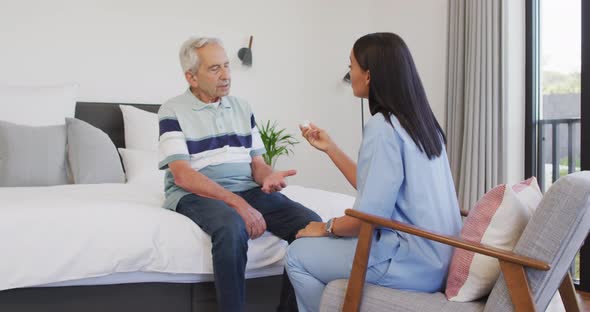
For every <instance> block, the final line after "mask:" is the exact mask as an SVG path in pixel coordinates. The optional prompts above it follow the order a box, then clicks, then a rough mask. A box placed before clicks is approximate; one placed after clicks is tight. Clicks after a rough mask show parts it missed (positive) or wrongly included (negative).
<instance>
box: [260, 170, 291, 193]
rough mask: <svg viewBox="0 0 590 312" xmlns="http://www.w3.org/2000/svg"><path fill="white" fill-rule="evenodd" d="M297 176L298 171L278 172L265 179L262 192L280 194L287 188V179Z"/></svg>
mask: <svg viewBox="0 0 590 312" xmlns="http://www.w3.org/2000/svg"><path fill="white" fill-rule="evenodd" d="M296 174H297V170H287V171H276V172H273V173H271V174H269V175H268V176H266V178H264V181H262V191H263V192H265V193H267V194H270V193H273V192H279V191H280V190H282V189H283V188H285V187H286V186H287V182H285V178H286V177H289V176H294V175H296Z"/></svg>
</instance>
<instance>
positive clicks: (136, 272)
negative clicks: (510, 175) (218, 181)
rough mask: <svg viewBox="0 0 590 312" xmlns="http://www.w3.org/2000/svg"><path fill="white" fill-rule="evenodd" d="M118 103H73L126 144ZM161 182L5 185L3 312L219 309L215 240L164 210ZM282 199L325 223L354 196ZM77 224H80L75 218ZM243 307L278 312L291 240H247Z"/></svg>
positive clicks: (0, 200) (0, 211) (318, 193)
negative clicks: (213, 255)
mask: <svg viewBox="0 0 590 312" xmlns="http://www.w3.org/2000/svg"><path fill="white" fill-rule="evenodd" d="M120 105H126V106H132V107H136V108H140V109H142V110H145V111H148V112H155V111H157V109H158V106H157V105H147V104H118V103H88V102H79V103H77V104H76V112H75V116H76V118H78V119H80V120H84V121H86V122H88V123H90V124H91V125H93V126H95V127H97V128H99V129H101V130H102V131H104V132H105V133H107V134H108V136H109V137H110V139H111V140H112V142H113V143H114V144H115V146H116V147H120V148H123V147H125V137H124V125H123V118H122V114H121V110H120ZM161 189H162V188H161V185H157V186H155V185H146V184H141V183H137V184H131V183H125V184H122V183H118V184H115V183H105V184H67V185H56V186H47V187H35V188H33V187H13V188H8V187H4V188H2V187H0V247H2V248H1V249H2V258H3V259H2V260H1V261H0V311H15V312H25V311H64V312H68V311H114V312H116V311H143V312H149V311H181V312H182V311H187V312H188V311H214V310H216V302H215V288H214V285H213V283H212V282H211V281H212V280H213V270H212V263H211V252H210V248H211V243H210V240H209V237H208V236H207V235H206V234H205V233H204V232H203V231H202V230H200V229H199V228H198V227H197V226H196V225H194V224H193V223H192V221H190V220H189V219H187V218H185V217H184V216H181V215H179V214H177V213H174V212H171V211H168V210H165V209H162V208H160V207H161V203H162V201H163V196H164V195H163V192H162V191H161ZM283 193H285V195H287V196H289V197H290V198H292V199H293V200H296V201H299V202H301V203H302V204H304V205H306V206H307V207H309V208H311V209H313V210H315V211H316V212H317V213H318V214H319V215H320V216H322V218H324V219H327V218H330V217H333V216H336V215H341V214H342V213H343V210H344V209H345V208H347V207H351V206H352V204H353V200H354V198H352V197H351V196H347V195H343V194H338V193H333V192H326V191H322V190H318V189H311V188H306V187H302V186H295V185H292V186H289V187H287V188H286V189H285V190H284V191H283ZM72 221H75V222H72ZM249 244H250V245H249V251H248V259H249V260H248V265H247V273H246V276H247V281H246V287H247V290H246V292H247V294H246V310H248V311H274V309H275V308H276V306H277V304H278V299H279V292H280V283H281V277H282V272H283V262H282V261H283V257H284V254H285V250H286V245H287V244H286V242H284V241H282V240H280V239H278V238H277V237H275V236H273V235H272V234H270V233H265V235H263V237H261V238H259V239H257V240H255V241H250V243H249Z"/></svg>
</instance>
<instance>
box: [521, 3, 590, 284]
mask: <svg viewBox="0 0 590 312" xmlns="http://www.w3.org/2000/svg"><path fill="white" fill-rule="evenodd" d="M526 1H527V9H526V14H527V16H526V23H527V25H526V33H527V43H526V45H527V48H526V49H527V52H526V55H527V56H526V57H527V64H526V71H527V72H526V80H527V81H526V88H527V89H526V132H525V133H526V138H525V142H526V148H525V161H526V164H525V175H526V177H530V176H536V177H537V179H538V181H539V185H540V187H541V190H543V191H546V190H547V189H548V188H549V187H550V186H551V184H552V183H553V182H555V181H556V180H557V179H558V178H559V177H561V176H564V175H567V174H568V173H572V172H575V171H580V170H588V169H590V168H589V165H590V164H589V161H588V160H589V159H588V157H590V155H588V154H589V152H590V151H589V150H588V146H589V145H588V140H589V139H590V136H589V135H588V125H589V122H588V121H586V120H587V119H588V115H589V114H588V113H589V112H588V104H587V103H588V99H590V80H589V78H590V72H589V71H588V69H587V67H588V65H590V64H588V56H589V55H590V46H588V40H585V41H586V42H584V40H582V38H588V37H589V36H590V26H589V25H590V14H589V13H590V3H589V2H588V1H582V0H526ZM583 103H586V104H584V105H583ZM583 142H584V143H585V144H584V143H583ZM583 147H586V148H585V150H584V148H583ZM587 245H588V244H585V245H584V246H585V247H583V248H582V250H581V252H580V255H579V257H576V260H575V261H574V264H573V265H572V270H571V273H572V277H573V278H574V282H575V283H576V284H577V287H579V288H581V289H584V290H586V291H588V290H590V272H586V271H590V247H589V246H587ZM585 249H589V250H587V251H586V250H585ZM587 263H588V264H587Z"/></svg>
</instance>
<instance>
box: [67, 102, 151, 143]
mask: <svg viewBox="0 0 590 312" xmlns="http://www.w3.org/2000/svg"><path fill="white" fill-rule="evenodd" d="M119 105H131V106H135V107H137V108H140V109H143V110H146V111H148V112H153V113H156V112H158V109H159V108H160V105H157V104H129V103H94V102H77V103H76V114H75V117H76V118H78V119H81V120H84V121H86V122H88V123H89V124H91V125H93V126H95V127H97V128H99V129H101V130H102V131H104V132H105V133H106V134H108V135H109V137H111V140H113V143H115V146H116V147H117V148H119V147H125V130H124V127H123V114H122V113H121V109H120V108H119Z"/></svg>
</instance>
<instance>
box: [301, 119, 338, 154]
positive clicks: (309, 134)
mask: <svg viewBox="0 0 590 312" xmlns="http://www.w3.org/2000/svg"><path fill="white" fill-rule="evenodd" d="M299 129H301V135H302V136H303V137H304V138H305V139H306V140H307V142H309V144H311V146H313V147H315V148H317V149H318V150H320V151H322V152H325V153H327V152H328V150H329V149H330V148H332V147H333V146H334V142H333V141H332V138H330V136H329V135H328V132H326V130H324V129H321V128H319V127H317V126H316V125H314V124H313V123H310V124H309V126H308V127H304V126H299Z"/></svg>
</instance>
